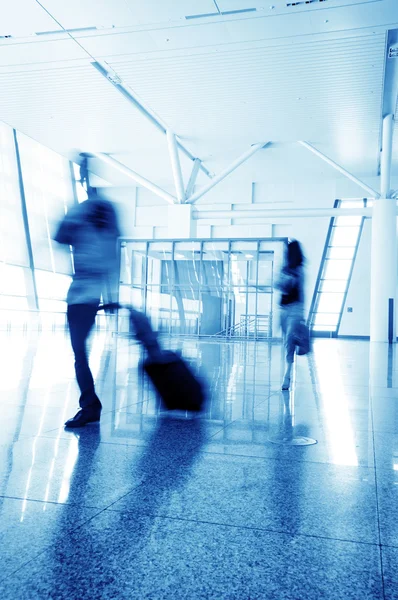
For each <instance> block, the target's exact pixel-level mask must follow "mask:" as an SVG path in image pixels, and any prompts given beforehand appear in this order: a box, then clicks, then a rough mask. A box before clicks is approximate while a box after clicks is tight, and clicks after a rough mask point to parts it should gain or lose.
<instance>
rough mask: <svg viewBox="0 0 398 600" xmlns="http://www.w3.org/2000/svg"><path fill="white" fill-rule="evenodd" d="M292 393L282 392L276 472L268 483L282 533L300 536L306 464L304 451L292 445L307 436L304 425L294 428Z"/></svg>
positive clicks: (276, 448)
mask: <svg viewBox="0 0 398 600" xmlns="http://www.w3.org/2000/svg"><path fill="white" fill-rule="evenodd" d="M291 394H292V392H289V391H283V392H280V396H279V398H280V412H279V420H278V423H277V432H276V435H275V436H274V438H273V441H274V443H275V446H274V452H273V456H272V457H273V459H274V460H273V461H272V464H273V466H274V469H273V471H272V475H271V478H270V482H269V487H268V490H269V496H270V498H271V504H270V509H271V512H272V514H273V518H274V520H275V522H277V521H279V526H280V528H281V530H282V531H286V532H289V533H292V534H294V533H297V532H298V531H299V530H300V523H301V520H302V514H303V513H304V511H305V510H306V507H305V506H303V504H302V503H303V499H304V498H305V494H303V493H302V485H303V482H304V481H305V469H306V464H307V463H306V462H305V461H303V460H302V458H303V455H302V453H303V452H305V448H302V447H301V448H300V447H298V446H295V445H293V444H292V443H291V442H292V441H293V439H294V438H296V437H298V436H299V435H300V436H301V435H306V434H308V426H307V425H305V424H304V423H302V424H300V425H297V426H296V425H293V414H294V397H292V395H291Z"/></svg>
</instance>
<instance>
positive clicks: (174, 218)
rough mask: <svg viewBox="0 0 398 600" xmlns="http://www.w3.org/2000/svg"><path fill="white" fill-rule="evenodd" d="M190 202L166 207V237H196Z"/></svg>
mask: <svg viewBox="0 0 398 600" xmlns="http://www.w3.org/2000/svg"><path fill="white" fill-rule="evenodd" d="M192 210H193V207H192V205H191V204H174V205H173V206H169V207H168V215H167V220H168V223H167V237H169V238H172V239H180V238H193V237H196V221H194V220H193V215H192Z"/></svg>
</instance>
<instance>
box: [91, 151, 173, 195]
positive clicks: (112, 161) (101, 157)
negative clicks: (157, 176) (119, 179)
mask: <svg viewBox="0 0 398 600" xmlns="http://www.w3.org/2000/svg"><path fill="white" fill-rule="evenodd" d="M82 156H86V157H87V158H97V159H98V160H102V161H103V162H104V163H106V164H108V165H111V166H112V167H114V168H115V169H116V170H117V171H120V173H123V174H124V175H127V177H129V178H130V179H132V180H133V181H135V182H136V183H138V184H139V185H141V186H142V187H145V188H147V189H148V190H150V191H151V192H153V193H154V194H156V195H157V196H160V198H163V199H164V200H166V201H167V202H168V203H169V204H176V202H177V198H176V197H175V196H172V195H171V194H169V193H168V192H166V191H165V190H163V189H162V188H161V187H159V186H158V185H156V184H155V183H152V181H149V179H146V178H145V177H143V176H142V175H139V173H136V172H135V171H133V170H132V169H129V167H126V165H124V164H123V163H121V162H119V161H118V160H115V159H114V158H112V157H111V156H108V154H104V153H103V152H86V153H83V154H82Z"/></svg>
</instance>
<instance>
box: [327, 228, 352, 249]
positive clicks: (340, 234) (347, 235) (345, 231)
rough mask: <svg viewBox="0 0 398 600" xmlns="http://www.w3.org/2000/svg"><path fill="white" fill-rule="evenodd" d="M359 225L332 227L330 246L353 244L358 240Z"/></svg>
mask: <svg viewBox="0 0 398 600" xmlns="http://www.w3.org/2000/svg"><path fill="white" fill-rule="evenodd" d="M358 234H359V227H334V228H333V236H332V240H331V242H330V245H331V246H355V245H356V243H357V241H358Z"/></svg>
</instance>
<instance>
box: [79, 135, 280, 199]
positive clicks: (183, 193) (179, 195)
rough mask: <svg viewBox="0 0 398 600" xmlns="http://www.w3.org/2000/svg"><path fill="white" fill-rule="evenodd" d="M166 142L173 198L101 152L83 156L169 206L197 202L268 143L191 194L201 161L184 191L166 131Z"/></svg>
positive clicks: (255, 147) (196, 162) (172, 140)
mask: <svg viewBox="0 0 398 600" xmlns="http://www.w3.org/2000/svg"><path fill="white" fill-rule="evenodd" d="M167 142H168V147H169V154H170V162H171V167H172V171H173V179H174V185H175V189H176V196H173V195H172V194H170V193H169V192H166V190H164V189H162V188H161V187H159V186H158V185H156V184H155V183H153V182H152V181H149V179H147V178H146V177H143V176H142V175H140V174H139V173H136V172H135V171H133V170H132V169H130V168H129V167H126V165H124V164H123V163H121V162H119V161H118V160H116V159H114V158H112V157H111V156H109V155H108V154H105V153H103V152H89V153H85V154H84V156H87V157H89V158H96V159H99V160H102V161H103V162H105V163H107V164H108V165H111V166H113V167H114V168H115V169H116V170H118V171H120V172H121V173H123V174H124V175H127V177H129V178H130V179H132V180H133V181H135V182H136V183H138V184H139V185H142V186H143V187H145V188H147V189H148V190H150V191H151V192H153V193H154V194H156V195H157V196H159V197H160V198H163V199H164V200H166V201H167V202H169V203H170V204H183V203H193V202H196V200H199V198H201V197H202V196H204V195H205V194H206V193H207V192H208V191H210V190H211V189H212V188H213V187H215V186H216V185H217V184H218V183H220V181H222V180H223V179H225V178H226V177H227V176H228V175H229V174H230V173H232V172H233V171H235V170H236V169H237V168H238V167H239V166H240V165H241V164H243V163H244V162H246V161H247V160H248V159H249V158H250V157H251V156H253V154H255V153H256V152H258V150H261V148H265V146H267V145H268V143H269V142H266V143H263V142H260V143H258V144H253V145H252V146H251V147H250V148H249V150H247V151H246V152H244V153H243V154H241V156H239V157H238V158H237V159H236V160H234V161H233V162H232V163H231V164H230V165H229V166H228V167H226V168H225V169H224V170H223V171H221V173H219V174H218V175H215V176H214V177H213V178H212V179H211V181H210V183H208V184H207V185H204V186H203V187H201V188H200V189H199V190H198V191H197V192H195V193H194V194H192V191H193V189H194V186H195V181H196V177H197V174H198V171H199V169H200V168H201V161H200V160H199V159H195V160H194V162H193V168H192V173H191V177H190V179H189V182H188V185H187V188H186V190H184V181H183V177H182V171H181V163H180V157H179V154H178V143H177V140H176V136H175V134H174V133H173V132H172V131H170V130H167Z"/></svg>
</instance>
